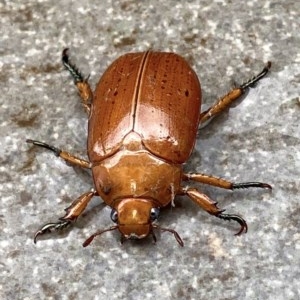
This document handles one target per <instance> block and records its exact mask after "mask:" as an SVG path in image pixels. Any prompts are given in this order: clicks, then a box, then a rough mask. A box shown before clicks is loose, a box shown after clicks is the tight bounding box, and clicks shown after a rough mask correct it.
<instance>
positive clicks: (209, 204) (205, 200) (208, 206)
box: [181, 188, 248, 235]
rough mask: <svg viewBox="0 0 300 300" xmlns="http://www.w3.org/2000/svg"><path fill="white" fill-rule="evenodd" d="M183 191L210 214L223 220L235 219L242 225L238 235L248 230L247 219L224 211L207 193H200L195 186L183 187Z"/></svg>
mask: <svg viewBox="0 0 300 300" xmlns="http://www.w3.org/2000/svg"><path fill="white" fill-rule="evenodd" d="M181 192H182V193H183V194H185V195H187V196H189V197H190V198H191V199H192V200H193V201H194V202H195V203H196V204H198V205H199V206H200V207H201V208H202V209H204V210H205V211H206V212H208V213H209V214H211V215H214V216H216V217H218V218H220V219H223V220H228V221H230V220H233V221H236V222H238V223H239V224H240V225H241V229H240V230H239V231H238V232H237V233H236V235H240V234H241V233H242V232H245V233H246V232H247V229H248V226H247V223H246V221H245V220H244V219H243V218H242V217H240V216H238V215H233V214H224V213H223V212H224V211H225V210H224V209H220V208H218V206H217V202H216V201H213V200H212V199H210V198H209V197H208V196H207V195H205V194H203V193H200V192H199V191H197V190H196V189H194V188H183V189H182V190H181Z"/></svg>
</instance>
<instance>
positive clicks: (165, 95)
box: [27, 49, 271, 247]
mask: <svg viewBox="0 0 300 300" xmlns="http://www.w3.org/2000/svg"><path fill="white" fill-rule="evenodd" d="M62 62H63V65H64V66H65V68H66V69H67V70H68V71H69V72H70V73H71V75H72V77H73V79H74V82H75V85H76V86H77V89H78V91H79V94H80V97H81V101H82V104H83V106H84V108H85V110H86V112H87V114H88V116H89V123H88V141H87V153H88V157H89V160H88V161H86V160H84V159H81V158H78V157H76V156H74V155H72V154H70V153H69V152H66V151H63V150H60V149H58V148H56V147H54V146H51V145H48V144H46V143H43V142H40V141H36V140H27V142H28V143H32V144H34V145H36V146H40V147H43V148H46V149H48V150H51V151H52V152H54V153H55V154H56V155H57V156H59V157H61V158H62V159H64V160H65V161H66V162H68V163H71V164H73V165H77V166H80V167H83V168H88V169H91V170H92V174H93V179H94V187H95V188H94V189H92V190H91V191H89V192H86V193H84V194H83V195H81V196H80V197H79V198H78V199H76V200H75V201H74V202H73V203H72V204H71V205H70V206H69V207H68V208H66V213H65V215H64V216H63V217H61V218H60V219H59V221H58V222H55V223H47V224H45V225H44V226H42V227H41V228H40V229H39V230H38V231H37V232H36V234H35V236H34V242H35V243H36V241H37V237H38V236H39V235H42V234H44V233H46V232H51V230H53V229H55V230H58V229H62V228H65V227H67V226H68V225H70V224H71V223H72V221H75V220H76V219H77V217H78V216H80V215H81V214H82V212H83V211H84V209H85V208H86V206H87V204H88V203H89V202H90V200H91V199H92V197H93V196H100V197H101V198H102V199H103V200H104V202H105V203H106V204H107V205H109V206H110V207H111V208H112V210H111V219H112V221H113V222H114V223H115V225H114V226H112V227H109V228H107V229H104V230H100V231H98V232H96V233H94V234H93V235H91V236H90V237H89V238H88V239H87V240H86V241H85V242H84V243H83V246H84V247H85V246H87V245H89V244H90V243H91V242H92V240H93V239H94V237H95V236H97V235H100V234H102V233H103V232H106V231H111V230H116V229H118V230H119V231H120V233H121V241H124V240H125V239H142V238H145V237H147V236H148V235H149V234H151V235H152V236H153V239H154V241H156V237H155V234H154V229H156V230H160V231H168V232H171V233H172V234H173V235H174V236H175V238H176V240H177V242H178V243H179V244H180V245H181V246H183V241H182V239H181V238H180V236H179V234H178V233H177V232H176V231H175V230H173V229H169V228H164V227H161V226H159V225H158V224H157V223H156V222H155V221H156V220H157V218H158V215H159V211H160V209H161V208H163V207H166V206H167V205H169V204H173V200H174V198H175V196H176V195H187V196H188V197H189V198H190V199H191V200H193V201H194V202H195V203H196V204H197V205H198V206H200V207H201V208H202V209H204V210H205V211H207V212H208V213H209V214H211V215H214V216H216V217H218V218H220V219H223V220H234V221H236V222H238V223H239V224H240V226H241V228H240V230H239V231H238V233H237V235H239V234H241V233H242V232H247V223H246V221H245V220H244V219H243V218H242V217H240V216H239V215H235V214H225V213H224V210H223V209H220V208H218V206H217V203H216V202H215V201H213V200H212V199H210V198H209V197H208V196H207V195H205V194H203V193H202V192H200V191H199V190H197V189H196V188H191V187H188V186H184V185H183V182H186V181H191V180H192V181H196V182H200V183H203V184H209V185H212V186H216V187H219V188H224V189H230V190H234V189H239V188H249V187H258V188H267V189H271V186H270V185H269V184H266V183H261V182H244V183H233V182H230V181H227V180H224V179H221V178H218V177H214V176H210V175H205V174H196V173H192V174H191V173H189V174H186V173H184V172H183V167H182V165H183V163H185V162H186V161H187V159H188V158H189V156H190V154H191V152H192V150H193V148H194V144H195V140H196V134H197V131H198V128H199V126H200V125H203V124H204V123H206V122H207V121H209V120H211V119H212V118H213V117H214V116H216V115H217V114H219V113H220V112H222V111H224V110H226V109H228V108H229V106H230V104H231V103H232V102H233V101H235V100H236V99H238V98H239V97H240V96H241V95H243V94H244V93H245V91H247V89H248V88H249V87H252V86H254V85H255V83H257V82H258V81H259V80H260V79H261V78H262V77H264V76H265V75H266V74H267V73H268V71H269V69H270V67H271V63H270V62H268V64H267V65H266V66H265V67H264V69H263V70H262V71H261V72H260V73H259V74H258V75H257V76H255V77H253V78H252V79H250V80H249V81H247V82H246V83H244V84H242V85H240V86H239V87H237V88H234V89H233V90H232V91H230V92H229V93H228V94H227V95H225V96H223V97H222V98H221V99H220V100H218V101H217V102H216V104H214V105H213V106H212V107H210V108H209V109H208V110H206V111H204V112H200V105H201V88H200V83H199V80H198V77H197V75H196V73H195V72H194V71H193V69H192V68H191V67H190V66H189V65H188V63H187V62H186V61H185V60H184V59H183V58H182V57H181V56H179V55H177V54H174V53H164V52H151V51H148V52H143V53H129V54H125V55H123V56H121V57H120V58H118V59H117V60H116V61H114V62H113V63H112V64H111V65H110V66H109V67H108V69H107V70H106V71H105V73H104V74H103V76H102V77H101V79H100V81H99V83H98V84H97V87H96V90H95V92H94V93H93V92H92V90H91V88H90V85H89V83H88V80H87V79H84V78H83V76H82V75H81V73H80V72H79V71H78V69H77V68H76V67H75V65H73V64H72V63H71V62H70V61H69V56H68V49H65V50H64V51H63V54H62Z"/></svg>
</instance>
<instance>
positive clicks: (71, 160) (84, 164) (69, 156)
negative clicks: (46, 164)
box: [26, 139, 91, 169]
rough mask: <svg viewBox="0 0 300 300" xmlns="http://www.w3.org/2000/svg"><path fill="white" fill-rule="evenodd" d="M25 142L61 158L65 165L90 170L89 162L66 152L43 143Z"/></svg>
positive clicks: (28, 140)
mask: <svg viewBox="0 0 300 300" xmlns="http://www.w3.org/2000/svg"><path fill="white" fill-rule="evenodd" d="M26 142H27V143H31V144H33V145H35V146H39V147H42V148H45V149H48V150H50V151H52V152H53V153H54V154H55V155H56V156H58V157H60V158H62V159H63V160H64V161H66V162H67V163H71V164H73V165H75V166H79V167H82V168H86V169H90V168H91V163H90V162H89V161H87V160H84V159H82V158H79V157H76V156H75V155H73V154H71V153H69V152H67V151H63V150H61V149H59V148H56V147H54V146H52V145H49V144H46V143H44V142H40V141H36V140H30V139H27V140H26Z"/></svg>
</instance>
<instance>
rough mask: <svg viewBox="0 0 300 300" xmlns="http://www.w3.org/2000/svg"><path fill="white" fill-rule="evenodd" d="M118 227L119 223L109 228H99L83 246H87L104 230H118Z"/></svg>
mask: <svg viewBox="0 0 300 300" xmlns="http://www.w3.org/2000/svg"><path fill="white" fill-rule="evenodd" d="M117 228H118V226H117V225H115V226H111V227H109V228H107V229H104V230H99V231H97V232H95V233H94V234H92V235H91V236H90V237H89V238H88V239H86V240H85V242H84V243H83V244H82V246H83V247H87V246H88V245H89V244H90V243H91V242H92V241H93V239H94V238H95V237H96V236H97V235H100V234H102V233H104V232H107V231H112V230H116V229H117Z"/></svg>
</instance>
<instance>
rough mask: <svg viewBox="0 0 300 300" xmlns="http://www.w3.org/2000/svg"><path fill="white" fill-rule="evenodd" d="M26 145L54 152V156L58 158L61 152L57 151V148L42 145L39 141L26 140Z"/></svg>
mask: <svg viewBox="0 0 300 300" xmlns="http://www.w3.org/2000/svg"><path fill="white" fill-rule="evenodd" d="M26 143H31V144H33V145H35V146H39V147H42V148H45V149H48V150H50V151H52V152H54V154H55V155H56V156H60V153H61V150H60V149H58V148H56V147H54V146H51V145H49V144H46V143H43V142H40V141H35V140H31V139H27V140H26Z"/></svg>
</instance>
